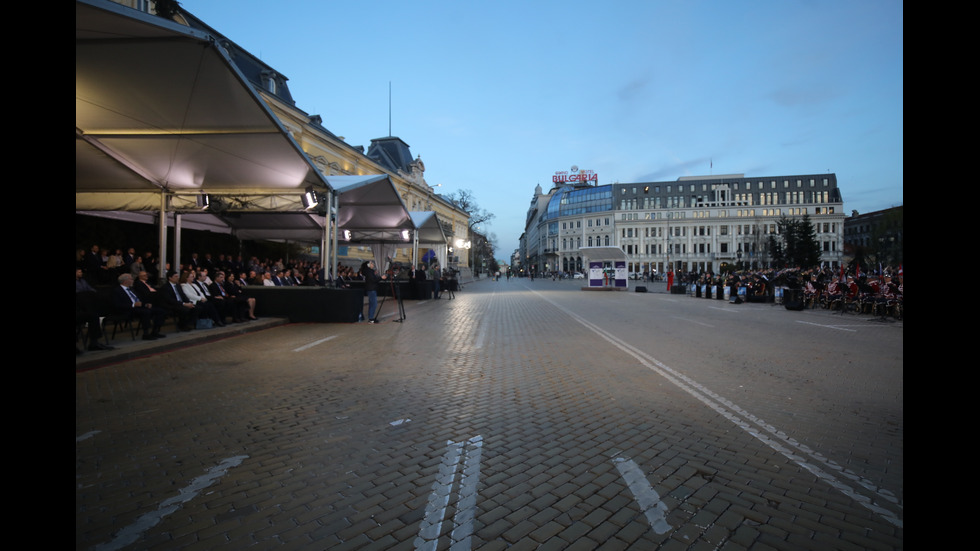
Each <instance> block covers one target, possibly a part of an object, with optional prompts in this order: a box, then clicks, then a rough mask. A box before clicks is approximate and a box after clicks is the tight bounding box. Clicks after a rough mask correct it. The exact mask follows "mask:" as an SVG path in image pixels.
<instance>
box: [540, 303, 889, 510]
mask: <svg viewBox="0 0 980 551" xmlns="http://www.w3.org/2000/svg"><path fill="white" fill-rule="evenodd" d="M532 292H535V291H532ZM535 293H536V294H538V296H540V297H541V298H542V299H544V300H545V301H547V302H548V303H550V304H552V305H553V306H555V307H556V308H558V309H559V310H561V311H563V312H565V313H567V314H568V315H569V316H571V318H572V319H574V320H575V321H577V322H579V323H580V324H582V325H583V326H585V327H586V328H588V329H590V330H591V331H592V332H594V333H595V334H596V335H598V336H600V337H602V338H603V339H605V340H607V341H608V342H609V343H610V344H612V345H613V346H615V347H617V348H619V349H620V350H622V351H623V352H625V353H626V354H628V355H630V356H633V357H634V358H636V360H637V361H639V362H640V364H641V365H643V366H645V367H647V368H648V369H650V370H651V371H654V372H656V373H658V374H660V375H661V376H662V377H664V378H665V379H666V380H668V381H670V382H671V383H673V384H674V385H675V386H677V387H678V388H680V389H681V390H684V391H685V392H687V393H688V394H690V395H691V396H693V397H694V398H695V399H697V400H699V401H701V402H703V403H704V404H705V405H707V406H708V407H710V408H712V409H713V410H715V411H717V412H718V413H719V414H721V415H722V416H724V417H725V418H727V419H728V420H729V421H731V422H732V423H734V424H735V425H736V426H737V427H739V428H741V429H742V430H744V431H745V432H746V433H748V434H749V435H751V436H753V437H754V438H756V439H758V440H759V441H760V442H762V443H763V444H765V445H767V446H769V448H771V449H772V450H774V451H776V452H777V453H780V454H782V455H783V456H785V457H786V458H787V459H789V460H790V461H793V462H794V463H796V464H798V465H799V466H801V467H803V468H804V469H806V470H808V471H810V472H811V473H812V474H813V475H814V476H816V477H817V478H819V479H820V480H823V481H824V482H826V483H827V484H829V485H830V486H831V487H833V488H835V489H836V490H837V491H839V492H841V493H842V494H844V495H846V496H848V497H850V498H851V499H852V500H853V501H854V502H856V503H857V504H859V505H861V506H862V507H865V508H867V509H868V510H870V511H872V512H874V513H875V514H877V515H878V516H879V517H881V518H882V519H884V520H885V521H887V522H889V523H891V524H893V525H895V526H897V527H899V528H903V527H904V526H903V525H904V522H903V520H902V519H901V518H899V516H898V514H896V513H895V512H894V511H892V510H890V509H888V508H886V507H882V506H881V505H878V503H876V502H874V501H872V499H870V498H869V497H867V496H865V495H862V494H860V493H858V492H857V491H855V490H854V489H853V488H852V487H850V486H848V485H847V484H846V483H844V482H843V481H841V480H840V479H838V478H837V477H836V476H834V475H833V474H831V473H837V474H838V475H840V476H843V477H845V478H848V479H850V480H851V481H853V482H855V483H857V484H858V485H859V486H861V487H863V488H865V489H867V490H869V491H871V492H872V493H873V494H874V495H875V497H876V498H878V499H881V500H883V501H887V502H889V503H891V504H892V505H893V506H895V507H896V508H897V509H899V510H901V509H903V508H904V506H903V505H902V504H901V503H900V502H899V501H898V500H897V499H896V498H895V496H894V494H892V493H891V492H889V491H887V490H885V489H884V488H879V487H877V486H875V485H874V484H873V483H872V482H871V481H870V480H867V479H865V478H862V477H860V476H859V475H857V474H855V473H853V472H851V471H848V470H846V469H844V468H843V467H841V466H840V465H838V464H837V463H835V462H834V461H832V460H830V459H828V458H827V457H825V456H823V455H822V454H820V453H818V452H816V451H814V450H811V449H810V448H809V447H807V446H805V445H803V444H801V443H799V442H797V441H796V440H794V439H792V438H790V437H789V436H787V435H786V434H785V433H783V432H782V431H780V430H778V429H776V428H775V427H773V426H772V425H769V424H768V423H765V422H764V421H762V420H761V419H759V418H758V417H756V416H755V415H752V414H750V413H748V412H747V411H745V410H743V409H742V408H741V407H739V406H737V405H736V404H734V403H732V402H731V401H730V400H728V399H726V398H724V397H722V396H719V395H718V394H716V393H714V392H713V391H711V390H709V389H708V388H706V387H705V386H703V385H701V384H700V383H698V382H697V381H695V380H693V379H691V378H689V377H687V376H686V375H684V374H682V373H680V372H678V371H676V370H674V369H672V368H670V367H669V366H667V365H665V364H664V363H662V362H660V361H659V360H657V359H655V358H653V357H651V356H649V355H648V354H646V353H645V352H643V351H642V350H639V349H638V348H636V347H634V346H632V345H630V344H629V343H627V342H626V341H624V340H622V339H620V338H618V337H616V336H615V335H613V334H611V333H609V332H607V331H605V330H604V329H602V328H601V327H599V326H597V325H595V324H593V323H592V322H590V321H588V320H587V319H585V318H583V317H581V316H579V315H578V314H576V313H575V312H572V311H570V310H568V309H566V308H564V307H562V306H561V305H559V304H557V303H555V302H553V301H551V300H549V299H548V298H547V297H545V296H543V295H541V294H540V293H537V292H535ZM765 433H768V434H765ZM818 464H820V465H822V466H823V468H821V466H820V465H818ZM825 469H826V470H825Z"/></svg>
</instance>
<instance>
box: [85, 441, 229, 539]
mask: <svg viewBox="0 0 980 551" xmlns="http://www.w3.org/2000/svg"><path fill="white" fill-rule="evenodd" d="M247 458H248V456H247V455H236V456H234V457H229V458H228V459H225V460H224V461H222V462H221V463H220V464H219V465H218V466H217V467H215V468H213V469H210V470H209V471H208V473H207V474H205V475H202V476H199V477H197V478H195V479H194V480H192V481H191V483H190V484H189V485H188V486H186V487H185V488H183V489H181V490H180V493H179V494H177V495H176V496H174V497H172V498H170V499H166V500H164V501H163V502H162V503H160V505H159V506H158V507H157V510H156V511H151V512H149V513H146V514H145V515H143V516H141V517H140V518H138V519H136V522H134V523H133V524H130V525H129V526H126V527H125V528H123V529H122V530H120V531H119V532H117V533H116V537H115V538H114V539H113V540H112V541H109V542H106V543H103V544H100V545H97V546H96V547H95V549H96V550H98V551H115V550H117V549H122V548H123V547H126V546H127V545H130V544H132V543H133V542H135V541H136V540H138V539H139V538H140V536H142V535H143V533H144V532H146V531H147V530H149V529H150V528H153V527H154V526H156V525H157V524H159V523H160V521H161V520H163V518H164V517H165V516H167V515H169V514H171V513H173V512H174V511H176V510H178V509H180V507H181V505H182V504H183V503H187V502H188V501H190V500H192V499H194V498H195V497H197V494H199V493H200V492H201V490H203V489H204V488H207V487H208V486H210V485H211V484H214V482H215V481H217V480H218V479H219V478H221V477H222V476H224V475H225V473H227V472H228V469H230V468H231V467H237V466H238V465H240V464H241V463H242V461H244V460H245V459H247Z"/></svg>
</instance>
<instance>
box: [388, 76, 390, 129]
mask: <svg viewBox="0 0 980 551" xmlns="http://www.w3.org/2000/svg"><path fill="white" fill-rule="evenodd" d="M388 135H389V136H391V81H390V80H389V81H388Z"/></svg>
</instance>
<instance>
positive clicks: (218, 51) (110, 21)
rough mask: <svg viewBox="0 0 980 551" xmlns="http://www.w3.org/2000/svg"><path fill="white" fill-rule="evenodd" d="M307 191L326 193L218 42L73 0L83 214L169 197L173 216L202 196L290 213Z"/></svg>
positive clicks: (107, 5) (103, 0)
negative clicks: (84, 212)
mask: <svg viewBox="0 0 980 551" xmlns="http://www.w3.org/2000/svg"><path fill="white" fill-rule="evenodd" d="M307 187H313V188H314V189H316V190H317V191H319V192H320V193H323V194H325V193H326V192H327V191H328V186H327V184H326V182H325V181H324V179H323V177H322V176H321V174H320V173H319V171H318V170H317V169H316V167H315V166H314V165H313V164H312V162H311V161H310V160H309V158H308V157H307V156H306V154H305V153H304V152H303V151H302V149H301V148H300V147H299V146H298V145H297V144H296V142H295V141H293V139H292V138H291V137H290V136H289V133H288V132H286V130H285V128H284V127H283V126H282V124H281V123H280V122H279V120H278V119H277V118H276V116H275V115H274V114H273V113H272V112H271V111H270V110H269V108H268V107H267V106H266V104H265V103H264V102H263V101H262V99H261V98H260V97H259V95H258V94H257V93H256V91H255V90H254V89H253V88H252V87H251V85H250V84H249V83H248V82H247V80H246V79H245V78H244V76H243V75H242V74H241V73H240V72H239V70H238V69H237V67H236V66H235V65H234V63H232V61H231V60H230V59H229V57H228V54H227V52H226V51H225V50H224V49H223V48H221V47H220V46H219V45H218V44H217V42H216V41H215V39H214V38H213V37H211V36H210V35H206V34H203V33H200V32H198V31H195V30H193V29H190V28H188V27H185V26H183V25H178V24H176V23H174V22H172V21H168V20H165V19H163V18H160V17H155V16H151V15H148V14H145V13H142V12H139V11H137V10H133V9H131V8H127V7H124V6H121V5H119V4H116V3H114V2H109V1H107V0H76V3H75V209H76V210H128V211H139V210H159V208H160V205H161V198H160V197H161V194H162V193H166V194H167V195H169V196H170V204H169V205H167V207H168V208H169V209H170V210H174V211H180V210H195V209H198V210H199V208H198V206H197V201H196V199H197V197H199V196H200V195H201V194H213V195H215V196H217V197H219V198H221V197H223V198H224V199H225V200H224V201H223V202H224V203H225V206H229V207H234V208H237V209H238V210H242V211H252V212H258V211H265V212H269V211H283V210H285V211H295V210H303V208H304V207H303V206H302V202H301V201H300V197H301V196H302V194H303V192H304V191H305V190H306V188H307ZM277 195H281V197H279V200H278V201H273V200H270V199H271V198H274V197H276V196H277ZM287 197H288V198H289V199H291V200H289V199H287ZM238 198H243V200H241V201H239V200H238ZM297 205H299V208H297Z"/></svg>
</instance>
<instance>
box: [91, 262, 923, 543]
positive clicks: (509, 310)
mask: <svg viewBox="0 0 980 551" xmlns="http://www.w3.org/2000/svg"><path fill="white" fill-rule="evenodd" d="M631 283H632V282H631ZM582 284H583V283H582V281H581V280H578V281H572V280H565V281H551V280H540V279H538V280H535V281H533V282H532V281H529V280H527V279H512V280H509V281H508V280H506V279H502V280H500V281H491V280H480V281H477V282H473V283H469V284H467V285H466V286H465V288H464V289H463V290H462V291H460V292H458V293H457V294H456V296H455V298H454V299H452V300H448V296H447V295H446V294H444V295H443V298H442V299H440V300H428V301H419V302H416V301H406V303H405V306H406V319H405V320H404V321H402V322H398V321H395V320H396V319H397V314H398V310H397V308H396V306H395V305H394V304H393V303H392V302H391V301H387V302H386V303H385V304H384V305H383V306H382V311H381V323H378V324H375V325H371V324H367V323H357V324H289V323H285V322H283V321H282V320H267V319H262V320H260V322H261V324H260V322H253V323H254V324H255V325H252V326H251V329H249V328H248V324H244V325H242V326H240V327H237V328H236V327H235V326H229V327H228V328H226V331H225V332H224V333H223V334H222V338H220V339H210V340H202V339H197V340H194V339H193V338H192V337H191V336H188V335H183V336H178V335H168V337H167V338H166V339H162V340H161V341H153V342H152V343H147V344H146V345H143V344H140V343H142V341H136V342H135V343H123V342H122V341H128V339H129V337H128V335H127V336H125V337H123V338H122V339H120V338H119V337H117V340H119V341H120V343H121V344H125V345H126V346H120V347H119V348H118V349H117V350H116V351H113V352H114V353H115V355H114V356H113V355H111V354H110V353H92V354H89V353H86V354H83V355H82V356H79V357H78V358H76V374H75V436H76V443H75V482H76V485H75V548H76V549H78V550H137V549H138V550H151V549H152V550H165V549H166V550H168V549H190V550H221V549H228V550H239V549H256V550H258V549H312V550H321V549H322V550H327V549H329V550H405V551H412V550H452V551H467V550H482V551H489V550H503V549H511V550H525V549H543V550H558V549H569V550H600V549H601V550H621V549H633V550H659V549H662V550H672V549H677V550H680V549H695V550H706V551H707V550H740V549H754V550H766V549H783V550H800V549H804V550H806V549H812V550H825V549H831V550H836V549H840V550H864V549H874V550H878V549H880V550H886V549H888V550H890V549H904V527H903V524H904V522H903V519H904V513H903V508H904V454H903V442H904V418H903V397H904V388H903V369H904V365H903V364H904V350H903V332H904V328H903V322H901V321H895V320H891V319H876V318H873V317H871V316H868V315H861V314H857V315H855V314H846V315H841V314H839V313H834V312H830V311H826V310H820V309H817V310H804V311H790V310H787V309H785V308H783V307H782V306H780V305H774V304H754V303H753V304H748V303H746V304H731V303H729V302H728V301H725V300H715V299H702V298H693V297H689V296H685V295H674V294H669V293H667V292H665V289H664V285H663V284H662V283H654V284H647V287H648V288H649V289H650V291H651V292H648V293H636V292H633V290H632V289H631V290H630V291H626V292H591V291H583V290H582V289H581V287H582ZM258 313H259V315H260V316H261V305H260V307H259V312H258ZM215 331H217V330H215ZM192 333H194V332H192ZM214 335H218V333H214ZM164 341H166V342H164ZM150 345H152V346H153V347H152V348H150V347H149V346H150ZM139 346H147V348H138V347H139ZM100 354H102V356H99V355H100ZM100 358H101V361H99V360H100Z"/></svg>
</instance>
